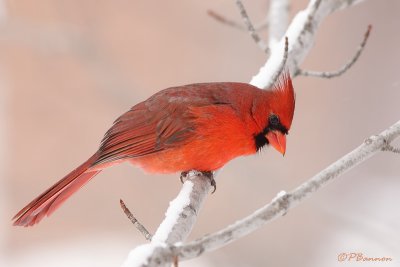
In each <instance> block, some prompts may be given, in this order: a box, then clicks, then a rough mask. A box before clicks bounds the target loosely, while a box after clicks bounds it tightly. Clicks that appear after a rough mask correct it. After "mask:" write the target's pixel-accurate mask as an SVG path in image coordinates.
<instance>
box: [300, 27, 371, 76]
mask: <svg viewBox="0 0 400 267" xmlns="http://www.w3.org/2000/svg"><path fill="white" fill-rule="evenodd" d="M371 29H372V26H371V25H368V29H367V31H366V32H365V34H364V39H363V41H362V42H361V44H360V45H359V47H358V49H357V51H356V53H355V54H354V56H353V57H352V58H351V59H350V60H349V61H348V62H347V63H346V64H344V65H343V67H341V68H340V69H339V70H337V71H332V72H326V71H309V70H302V69H299V70H298V71H297V73H296V75H303V76H313V77H319V78H326V79H330V78H334V77H338V76H340V75H342V74H343V73H345V72H346V71H348V70H349V69H350V68H351V67H352V66H353V64H354V63H356V61H357V60H358V58H359V57H360V55H361V53H362V51H363V50H364V48H365V45H366V44H367V41H368V37H369V34H370V32H371Z"/></svg>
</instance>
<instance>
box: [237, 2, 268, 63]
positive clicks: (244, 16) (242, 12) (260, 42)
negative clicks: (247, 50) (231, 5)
mask: <svg viewBox="0 0 400 267" xmlns="http://www.w3.org/2000/svg"><path fill="white" fill-rule="evenodd" d="M236 5H237V7H238V8H239V11H240V15H241V16H242V19H243V21H244V23H245V24H246V27H247V31H248V32H249V33H250V36H251V37H252V38H253V40H254V42H256V44H257V45H258V46H259V47H260V48H261V49H262V50H263V51H264V52H265V53H266V54H267V55H268V54H269V48H268V46H267V45H266V44H265V43H264V41H263V40H262V39H261V38H260V36H259V35H258V34H257V32H256V30H255V29H254V26H253V24H252V23H251V20H250V18H249V16H248V15H247V11H246V9H245V8H244V6H243V3H242V1H241V0H236Z"/></svg>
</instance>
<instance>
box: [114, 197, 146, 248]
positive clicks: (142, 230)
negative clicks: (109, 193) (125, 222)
mask: <svg viewBox="0 0 400 267" xmlns="http://www.w3.org/2000/svg"><path fill="white" fill-rule="evenodd" d="M119 204H120V205H121V208H122V210H123V211H124V213H125V215H126V217H128V219H129V220H130V221H131V222H132V223H133V225H134V226H135V227H136V229H138V230H139V232H140V233H141V234H142V235H143V236H144V238H146V240H148V241H151V239H152V238H153V236H152V234H150V233H149V231H147V229H146V228H145V227H144V226H143V224H141V223H140V222H139V221H138V220H137V219H136V218H135V216H133V214H132V212H131V211H130V210H129V209H128V208H127V207H126V205H125V203H124V201H123V200H122V199H120V200H119Z"/></svg>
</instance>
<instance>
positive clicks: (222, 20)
mask: <svg viewBox="0 0 400 267" xmlns="http://www.w3.org/2000/svg"><path fill="white" fill-rule="evenodd" d="M207 14H208V15H209V16H210V17H212V18H213V19H215V20H216V21H218V22H220V23H222V24H225V25H228V26H231V27H233V28H237V29H240V30H245V27H244V26H243V25H242V24H240V23H238V22H236V21H234V20H232V19H228V18H226V17H224V16H222V15H221V14H218V13H217V12H215V11H214V10H211V9H209V10H207Z"/></svg>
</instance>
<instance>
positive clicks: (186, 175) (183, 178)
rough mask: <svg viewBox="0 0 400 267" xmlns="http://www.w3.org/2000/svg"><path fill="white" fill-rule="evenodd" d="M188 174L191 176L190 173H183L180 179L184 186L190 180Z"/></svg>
mask: <svg viewBox="0 0 400 267" xmlns="http://www.w3.org/2000/svg"><path fill="white" fill-rule="evenodd" d="M188 174H189V172H186V171H185V172H181V176H180V177H179V180H181V183H182V184H183V183H184V182H185V181H186V179H187V178H188Z"/></svg>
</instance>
